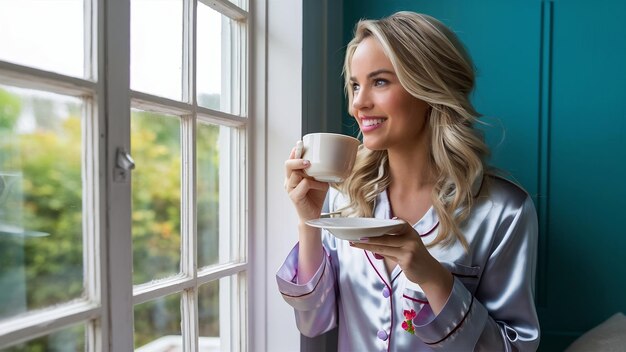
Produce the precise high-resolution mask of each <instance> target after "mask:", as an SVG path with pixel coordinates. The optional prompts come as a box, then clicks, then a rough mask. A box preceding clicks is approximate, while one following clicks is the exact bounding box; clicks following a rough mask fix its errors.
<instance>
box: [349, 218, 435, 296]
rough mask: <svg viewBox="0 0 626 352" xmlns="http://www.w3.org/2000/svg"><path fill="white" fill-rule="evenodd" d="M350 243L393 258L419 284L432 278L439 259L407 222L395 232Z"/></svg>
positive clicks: (355, 246)
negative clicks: (434, 265)
mask: <svg viewBox="0 0 626 352" xmlns="http://www.w3.org/2000/svg"><path fill="white" fill-rule="evenodd" d="M350 245H351V246H352V247H354V248H360V249H364V250H366V251H370V252H373V253H376V254H379V255H381V256H383V257H386V258H389V259H391V260H392V261H393V262H395V263H397V264H398V265H399V266H400V268H401V269H402V271H403V272H404V275H406V277H407V279H409V280H411V281H412V282H414V283H416V284H418V285H420V284H423V283H425V282H427V281H430V280H431V279H432V278H431V276H432V273H433V272H432V270H430V269H431V268H432V265H433V264H434V263H433V261H434V262H437V260H436V259H435V258H433V257H432V256H431V255H430V253H429V252H428V250H427V249H426V246H424V243H423V242H422V239H421V238H420V236H419V234H418V233H417V231H415V229H414V228H413V227H412V226H411V225H409V224H408V223H406V222H405V223H404V227H403V228H402V229H401V230H399V231H398V232H396V233H395V234H391V235H383V236H378V237H369V238H362V239H361V241H359V242H351V244H350ZM436 264H439V263H438V262H437V263H436Z"/></svg>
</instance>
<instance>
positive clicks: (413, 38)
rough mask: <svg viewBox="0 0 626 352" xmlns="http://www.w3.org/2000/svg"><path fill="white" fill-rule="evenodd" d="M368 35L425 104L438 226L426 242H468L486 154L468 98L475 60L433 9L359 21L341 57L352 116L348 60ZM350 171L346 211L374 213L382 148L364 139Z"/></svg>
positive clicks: (382, 172)
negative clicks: (467, 224)
mask: <svg viewBox="0 0 626 352" xmlns="http://www.w3.org/2000/svg"><path fill="white" fill-rule="evenodd" d="M368 37H373V38H375V39H376V40H378V42H379V43H380V44H381V45H382V47H383V50H384V52H385V53H386V55H387V57H388V58H389V59H390V61H391V63H392V65H393V68H394V70H395V72H396V75H397V77H398V79H399V81H400V84H402V86H403V87H404V89H406V90H407V91H408V92H409V93H410V94H411V95H413V96H414V97H416V98H418V99H420V100H422V101H424V102H426V103H428V104H429V105H430V109H429V111H430V112H429V115H428V117H427V118H428V126H429V128H430V131H431V146H430V161H431V165H433V166H434V170H433V171H434V175H435V176H436V183H435V186H434V189H433V194H432V202H433V207H434V209H435V210H436V212H437V215H438V217H439V233H438V235H437V237H436V238H435V239H434V240H433V241H432V242H431V243H430V244H429V246H431V247H432V246H436V245H442V246H449V245H451V244H453V243H454V242H455V241H460V243H461V244H462V245H463V247H465V248H466V249H467V241H466V239H465V237H464V236H463V235H462V233H461V232H460V230H459V224H461V223H462V222H463V221H464V220H465V219H466V218H467V216H468V215H469V212H470V209H471V206H472V201H473V195H472V185H473V183H474V181H475V180H476V178H477V177H481V176H482V174H483V171H484V168H485V167H484V159H485V157H486V156H487V155H488V153H489V151H488V149H487V146H486V145H485V143H484V142H483V138H482V135H481V134H480V133H479V132H478V131H477V130H476V129H475V128H474V124H475V122H476V119H477V117H478V116H479V114H478V112H476V110H475V109H474V107H473V106H472V104H471V103H470V100H469V94H470V92H471V91H472V89H473V88H474V68H473V64H472V61H471V59H470V58H469V55H468V54H467V52H466V51H465V49H464V47H463V45H462V44H461V42H460V41H459V40H458V39H457V37H456V36H455V35H454V33H452V32H451V31H450V30H449V29H448V28H447V27H446V26H444V25H443V24H442V23H441V22H439V21H438V20H436V19H434V18H432V17H430V16H426V15H423V14H417V13H413V12H398V13H395V14H393V15H391V16H389V17H386V18H383V19H380V20H361V21H360V22H359V23H358V24H357V25H356V30H355V35H354V38H353V39H352V41H350V43H349V44H348V46H347V52H346V57H345V62H344V77H345V90H346V94H347V96H348V108H349V110H350V114H351V115H353V116H354V111H353V109H352V101H353V92H352V86H351V82H350V77H351V76H352V74H351V67H350V65H351V61H352V56H353V55H354V52H355V50H356V48H357V46H358V45H359V43H361V42H362V41H363V40H364V39H366V38H368ZM354 170H355V171H354V172H353V174H352V175H351V176H350V177H349V178H348V179H347V180H346V181H344V182H343V183H342V184H340V185H337V187H338V188H339V189H340V190H341V191H343V192H344V193H345V194H347V195H348V197H349V202H350V203H349V204H348V205H347V206H346V207H345V208H344V209H343V215H345V216H361V217H371V216H373V211H374V201H375V199H376V196H377V195H378V194H379V193H380V192H382V191H383V190H385V189H386V188H387V187H388V186H389V184H390V182H391V179H390V174H389V163H388V157H387V151H386V150H368V149H367V148H365V147H364V146H363V145H361V147H360V149H359V152H358V155H357V161H356V164H355V169H354Z"/></svg>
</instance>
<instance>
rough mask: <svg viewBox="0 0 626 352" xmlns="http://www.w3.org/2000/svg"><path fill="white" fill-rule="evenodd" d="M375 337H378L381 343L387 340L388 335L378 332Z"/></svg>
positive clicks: (383, 331) (384, 332)
mask: <svg viewBox="0 0 626 352" xmlns="http://www.w3.org/2000/svg"><path fill="white" fill-rule="evenodd" d="M376 336H378V338H379V339H381V340H383V341H387V339H388V338H389V335H388V334H387V332H386V331H385V330H378V333H377V334H376Z"/></svg>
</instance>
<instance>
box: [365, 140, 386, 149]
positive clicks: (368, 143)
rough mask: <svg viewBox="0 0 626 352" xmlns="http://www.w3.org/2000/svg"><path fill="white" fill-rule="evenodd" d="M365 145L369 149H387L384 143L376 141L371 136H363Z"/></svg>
mask: <svg viewBox="0 0 626 352" xmlns="http://www.w3.org/2000/svg"><path fill="white" fill-rule="evenodd" d="M363 146H364V147H365V148H367V149H369V150H385V149H387V148H385V146H384V144H382V143H380V142H378V141H375V140H371V139H369V138H363Z"/></svg>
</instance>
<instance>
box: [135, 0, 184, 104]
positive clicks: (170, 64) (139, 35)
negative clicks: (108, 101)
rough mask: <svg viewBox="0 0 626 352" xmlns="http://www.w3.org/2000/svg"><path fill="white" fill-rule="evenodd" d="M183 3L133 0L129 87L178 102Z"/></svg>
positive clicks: (175, 0) (169, 0)
mask: <svg viewBox="0 0 626 352" xmlns="http://www.w3.org/2000/svg"><path fill="white" fill-rule="evenodd" d="M182 21H183V3H182V1H181V0H132V1H131V23H130V26H131V28H130V32H131V33H130V34H131V37H130V38H131V46H130V63H131V66H130V83H131V84H130V87H131V89H132V90H135V91H141V92H144V93H149V94H154V95H159V96H162V97H166V98H171V99H175V100H180V99H181V98H182V82H183V81H182V77H183V74H182V72H183V69H182V64H183V24H182Z"/></svg>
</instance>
